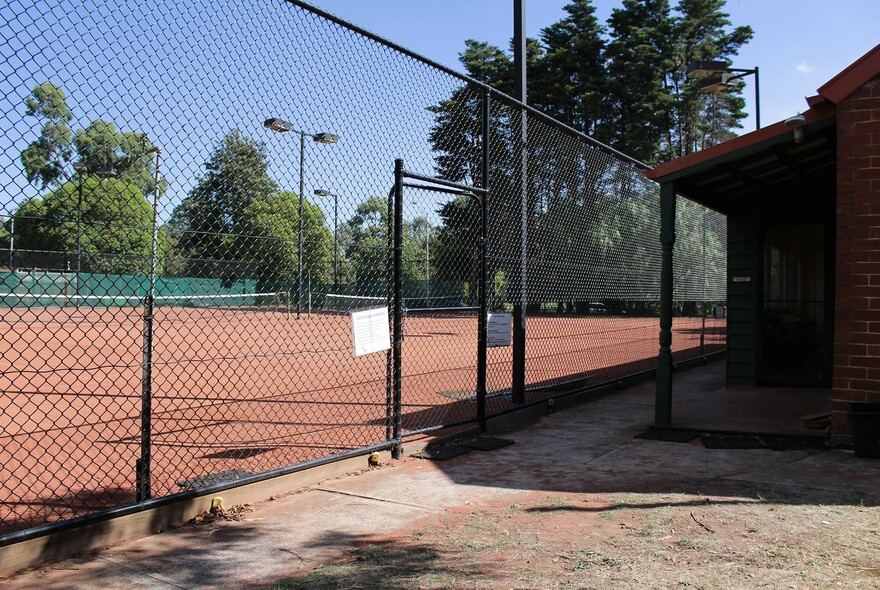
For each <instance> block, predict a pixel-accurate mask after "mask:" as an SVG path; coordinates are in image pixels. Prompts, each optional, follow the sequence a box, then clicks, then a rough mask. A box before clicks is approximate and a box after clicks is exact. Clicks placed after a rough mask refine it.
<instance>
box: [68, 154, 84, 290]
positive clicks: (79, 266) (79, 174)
mask: <svg viewBox="0 0 880 590" xmlns="http://www.w3.org/2000/svg"><path fill="white" fill-rule="evenodd" d="M73 167H74V169H76V171H77V174H76V176H77V188H78V190H77V196H76V295H77V297H78V296H79V283H80V277H81V273H82V200H83V174H85V167H84V166H83V167H82V168H76V164H74V165H73ZM65 258H67V256H65ZM64 266H67V263H65V265H64ZM78 304H79V300H77V305H78Z"/></svg>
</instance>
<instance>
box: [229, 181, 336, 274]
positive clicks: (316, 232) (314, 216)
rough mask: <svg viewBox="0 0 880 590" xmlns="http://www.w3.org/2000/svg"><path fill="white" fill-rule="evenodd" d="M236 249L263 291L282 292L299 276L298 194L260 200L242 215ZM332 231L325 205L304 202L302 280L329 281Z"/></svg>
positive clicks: (253, 202)
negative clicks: (322, 209) (322, 207)
mask: <svg viewBox="0 0 880 590" xmlns="http://www.w3.org/2000/svg"><path fill="white" fill-rule="evenodd" d="M236 239H237V244H236V247H235V248H234V250H235V251H236V252H237V253H238V257H239V259H243V260H248V261H251V262H252V269H253V271H254V272H255V273H256V275H257V276H258V278H259V280H260V281H261V283H262V284H261V286H260V289H261V290H263V289H268V290H278V289H280V288H283V287H286V286H289V285H291V284H293V283H294V282H295V281H296V280H297V277H298V262H299V261H298V256H299V255H298V248H299V198H298V197H297V195H296V194H295V193H293V192H289V191H285V192H277V193H272V194H270V195H266V196H258V197H256V198H255V199H254V200H253V201H252V202H251V203H250V204H249V205H248V206H247V207H246V208H245V210H244V211H243V213H242V219H241V222H240V223H239V224H238V227H237V229H236ZM332 265H333V233H332V232H331V231H330V228H328V227H327V224H326V223H325V220H324V212H323V211H321V209H320V207H318V206H317V205H314V204H312V203H309V202H308V201H306V200H303V276H304V277H311V279H312V280H313V281H321V282H329V281H331V280H332V272H333V266H332Z"/></svg>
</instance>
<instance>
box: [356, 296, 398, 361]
mask: <svg viewBox="0 0 880 590" xmlns="http://www.w3.org/2000/svg"><path fill="white" fill-rule="evenodd" d="M349 316H351V341H352V345H353V346H354V355H355V356H363V355H365V354H370V353H371V352H379V351H381V350H388V349H389V348H391V332H390V330H389V329H388V321H389V313H388V308H387V307H373V308H371V309H359V310H357V311H352V312H349Z"/></svg>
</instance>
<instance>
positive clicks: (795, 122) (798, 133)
mask: <svg viewBox="0 0 880 590" xmlns="http://www.w3.org/2000/svg"><path fill="white" fill-rule="evenodd" d="M806 123H807V118H806V117H804V116H803V115H802V114H800V113H798V114H797V115H795V116H794V117H789V118H788V119H786V120H785V126H786V127H790V128H791V129H792V130H793V131H794V142H795V143H801V142H803V141H804V125H806Z"/></svg>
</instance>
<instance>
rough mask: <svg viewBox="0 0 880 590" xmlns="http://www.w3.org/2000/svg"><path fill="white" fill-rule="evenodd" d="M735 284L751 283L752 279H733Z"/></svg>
mask: <svg viewBox="0 0 880 590" xmlns="http://www.w3.org/2000/svg"><path fill="white" fill-rule="evenodd" d="M733 282H734V283H751V282H752V277H733Z"/></svg>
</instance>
